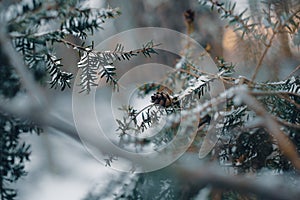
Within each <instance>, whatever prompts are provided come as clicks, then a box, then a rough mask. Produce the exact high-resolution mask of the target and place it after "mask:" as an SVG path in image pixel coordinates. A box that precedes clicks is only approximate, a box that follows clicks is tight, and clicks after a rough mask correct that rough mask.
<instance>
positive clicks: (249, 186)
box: [178, 164, 300, 200]
mask: <svg viewBox="0 0 300 200" xmlns="http://www.w3.org/2000/svg"><path fill="white" fill-rule="evenodd" d="M178 171H179V173H180V174H179V176H182V178H184V180H187V182H188V183H189V184H191V185H193V187H196V188H195V189H196V190H201V189H202V188H203V186H205V185H211V186H213V187H216V188H222V189H231V190H234V191H239V192H243V193H246V194H247V193H252V194H256V195H258V196H259V197H260V198H262V199H274V200H293V199H296V198H297V197H298V196H299V195H300V192H299V191H298V190H297V189H292V188H291V187H288V186H287V184H286V183H284V182H283V181H282V180H281V179H279V178H278V179H276V180H275V181H273V182H272V183H268V184H266V181H265V180H263V179H261V180H257V179H254V178H249V177H245V176H233V175H225V174H224V172H223V173H222V170H221V169H220V168H217V167H216V166H214V165H212V164H207V165H204V166H202V167H201V168H198V169H197V170H186V169H179V170H178ZM278 188H280V189H278Z"/></svg>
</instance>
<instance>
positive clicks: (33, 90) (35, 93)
mask: <svg viewBox="0 0 300 200" xmlns="http://www.w3.org/2000/svg"><path fill="white" fill-rule="evenodd" d="M0 46H1V49H2V50H3V51H4V53H5V54H6V55H7V58H8V59H9V62H10V64H11V66H13V67H14V68H15V70H16V71H17V73H19V75H20V77H21V81H22V82H23V84H24V86H25V87H27V89H28V91H29V93H30V95H31V97H32V99H33V101H34V102H36V103H37V105H38V106H41V107H43V106H44V105H45V104H46V102H47V101H46V98H45V97H44V95H43V94H42V92H41V89H40V88H39V87H38V86H37V85H36V84H35V81H34V79H33V77H32V75H31V73H30V72H29V71H28V69H27V67H26V66H24V62H23V61H22V59H21V57H20V56H19V55H18V54H17V53H16V51H15V50H14V49H13V47H12V44H11V43H10V40H9V39H8V38H7V37H6V36H5V34H4V32H3V30H2V31H0Z"/></svg>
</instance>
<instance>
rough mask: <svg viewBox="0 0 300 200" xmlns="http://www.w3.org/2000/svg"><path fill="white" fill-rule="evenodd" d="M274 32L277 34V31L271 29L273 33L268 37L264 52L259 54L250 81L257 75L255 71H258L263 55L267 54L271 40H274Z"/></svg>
mask: <svg viewBox="0 0 300 200" xmlns="http://www.w3.org/2000/svg"><path fill="white" fill-rule="evenodd" d="M276 34H277V31H273V34H272V36H271V38H270V40H269V42H268V44H266V47H265V50H264V52H263V53H262V55H261V56H260V58H259V61H258V63H257V65H256V66H255V70H254V74H253V75H252V78H251V81H254V80H255V78H256V75H257V73H258V71H259V69H260V67H261V65H262V62H263V60H264V58H265V56H266V55H267V53H268V51H269V49H270V47H271V46H272V43H273V40H274V38H275V36H276Z"/></svg>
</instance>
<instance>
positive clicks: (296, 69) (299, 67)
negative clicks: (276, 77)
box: [285, 65, 300, 79]
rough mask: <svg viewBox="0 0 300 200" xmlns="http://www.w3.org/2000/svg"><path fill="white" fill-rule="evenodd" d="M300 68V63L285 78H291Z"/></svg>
mask: <svg viewBox="0 0 300 200" xmlns="http://www.w3.org/2000/svg"><path fill="white" fill-rule="evenodd" d="M299 69H300V65H298V66H297V67H296V68H295V69H294V70H293V71H292V72H291V73H290V74H289V75H288V76H287V77H286V78H285V79H288V78H291V76H293V74H294V73H296V72H297V71H298V70H299Z"/></svg>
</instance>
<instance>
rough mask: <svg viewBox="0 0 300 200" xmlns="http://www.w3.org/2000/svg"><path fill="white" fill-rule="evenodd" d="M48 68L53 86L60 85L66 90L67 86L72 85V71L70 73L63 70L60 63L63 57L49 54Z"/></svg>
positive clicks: (47, 56) (47, 57)
mask: <svg viewBox="0 0 300 200" xmlns="http://www.w3.org/2000/svg"><path fill="white" fill-rule="evenodd" d="M46 59H47V65H48V68H47V70H48V71H49V73H50V75H51V77H52V80H51V81H50V85H51V88H53V87H54V88H55V89H56V88H57V86H59V87H60V88H61V90H64V89H65V88H66V86H67V87H69V88H70V87H71V85H70V81H71V79H72V78H73V74H72V73H68V72H65V71H62V70H61V67H62V64H61V63H60V61H61V59H57V58H56V57H55V56H53V55H50V54H47V55H46Z"/></svg>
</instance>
